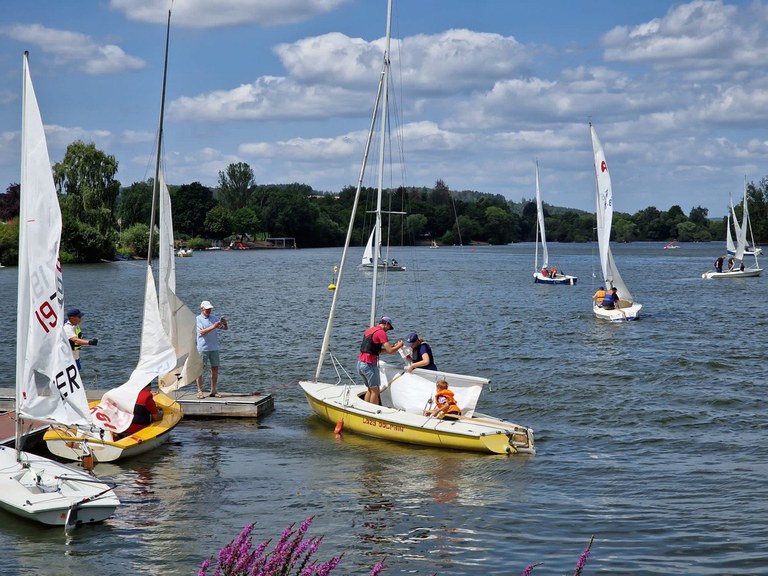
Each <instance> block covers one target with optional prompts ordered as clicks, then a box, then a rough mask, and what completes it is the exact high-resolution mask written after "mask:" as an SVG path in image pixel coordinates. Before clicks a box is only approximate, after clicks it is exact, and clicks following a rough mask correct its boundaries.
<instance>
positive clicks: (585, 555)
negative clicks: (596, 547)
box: [573, 536, 595, 576]
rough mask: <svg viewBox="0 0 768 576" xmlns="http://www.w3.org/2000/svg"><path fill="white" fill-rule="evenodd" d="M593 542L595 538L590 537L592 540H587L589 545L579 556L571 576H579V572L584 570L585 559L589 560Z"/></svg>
mask: <svg viewBox="0 0 768 576" xmlns="http://www.w3.org/2000/svg"><path fill="white" fill-rule="evenodd" d="M594 540H595V537H594V536H592V538H590V539H589V544H588V545H587V547H586V549H585V550H584V552H582V553H581V556H579V561H578V562H577V563H576V571H575V572H574V573H573V576H581V572H582V571H583V570H584V565H585V564H586V563H587V558H589V551H590V548H592V542H594Z"/></svg>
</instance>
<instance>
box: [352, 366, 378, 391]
mask: <svg viewBox="0 0 768 576" xmlns="http://www.w3.org/2000/svg"><path fill="white" fill-rule="evenodd" d="M357 372H358V373H359V374H360V376H362V377H363V380H365V385H366V386H367V387H368V388H378V387H379V382H380V376H379V365H378V364H368V362H363V361H361V360H358V361H357Z"/></svg>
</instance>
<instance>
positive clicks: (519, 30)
mask: <svg viewBox="0 0 768 576" xmlns="http://www.w3.org/2000/svg"><path fill="white" fill-rule="evenodd" d="M171 8H172V18H171V34H170V54H169V65H168V80H167V95H166V111H165V120H164V146H163V158H164V167H165V168H164V169H165V173H166V179H167V181H168V182H169V183H170V184H185V183H191V182H194V181H198V182H201V183H202V184H204V185H206V186H212V187H213V186H216V185H217V182H218V178H219V172H220V171H222V170H225V169H226V167H227V166H228V165H229V164H231V163H234V162H246V163H248V164H249V165H250V166H251V168H252V169H253V171H254V176H255V180H256V182H257V183H258V184H278V183H292V182H300V183H303V184H308V185H310V186H312V188H313V189H314V190H317V191H324V192H338V191H340V190H341V189H342V188H343V187H344V186H349V185H355V184H356V182H357V179H358V176H359V173H360V166H361V161H362V156H363V149H364V143H365V139H366V136H367V133H368V128H369V125H370V121H371V113H372V110H373V105H374V100H375V96H376V88H377V85H378V79H379V75H380V72H381V63H382V54H383V47H384V36H385V31H386V16H387V14H386V13H387V6H386V1H385V0H176V1H175V2H174V3H173V4H171V2H170V0H78V1H77V2H62V1H61V0H34V1H33V2H30V1H29V0H3V11H2V17H0V190H5V188H6V187H7V186H8V185H10V184H11V183H15V182H18V181H19V173H20V170H19V166H20V160H19V154H20V148H21V144H20V130H21V86H22V81H21V75H22V55H23V52H24V51H25V50H28V51H29V54H30V55H29V60H30V70H31V74H32V80H33V83H34V86H35V91H36V94H37V98H38V102H39V106H40V110H41V114H42V116H43V122H44V124H45V129H46V135H47V140H48V148H49V153H50V157H51V162H58V161H60V160H61V159H62V158H63V156H64V153H65V151H66V147H67V145H69V144H70V143H72V142H73V141H75V140H78V139H80V140H82V141H84V142H86V143H90V142H93V143H94V144H95V145H96V146H97V147H98V148H99V149H100V150H102V151H104V152H105V153H107V154H111V155H113V156H114V157H115V158H116V159H117V160H118V162H119V171H118V174H117V178H118V179H119V180H120V181H121V183H122V184H123V185H124V186H127V185H130V184H131V183H133V182H136V181H142V180H146V179H147V178H150V177H152V176H153V175H154V154H155V141H156V133H157V127H158V124H159V114H160V99H161V98H160V94H161V84H162V69H163V52H164V48H165V28H166V20H167V16H168V10H169V9H171ZM392 39H393V40H392V49H391V55H392V56H391V59H392V72H393V78H394V83H393V89H392V98H393V101H394V102H396V106H397V113H396V115H394V116H393V119H396V120H397V123H398V128H397V130H398V132H399V133H400V134H401V136H402V144H401V146H402V152H401V154H402V156H401V163H400V165H399V166H398V170H399V172H400V173H401V174H403V175H404V179H403V180H402V181H399V182H397V184H405V185H408V186H427V187H432V186H434V184H435V182H436V181H437V180H438V179H441V180H443V181H444V182H445V183H446V184H447V185H448V187H449V188H450V189H451V190H477V191H480V192H488V193H492V194H501V195H503V196H505V197H506V198H508V199H510V200H514V201H517V202H519V201H521V200H522V199H524V198H525V199H530V198H533V197H534V195H535V163H536V162H537V161H538V164H539V172H540V180H541V194H542V198H543V199H544V201H545V202H546V203H548V204H552V205H556V206H565V207H571V208H579V209H582V210H587V211H590V212H594V211H595V208H594V207H595V180H594V168H593V165H592V151H591V142H590V137H589V128H588V125H589V122H590V121H591V122H592V123H593V124H594V126H595V128H596V130H597V133H598V135H599V136H600V139H601V141H602V143H603V147H604V149H605V154H606V158H607V160H608V165H609V167H610V170H611V176H612V180H613V198H614V207H615V210H617V211H619V212H628V213H634V212H637V211H639V210H642V209H644V208H647V207H649V206H655V207H656V208H658V209H659V210H668V209H669V208H670V207H671V206H672V205H679V206H680V207H682V209H683V210H684V211H685V212H686V213H688V212H689V211H690V210H691V209H692V208H694V207H697V206H702V207H704V208H708V209H709V215H710V217H721V216H724V215H725V213H726V209H727V206H728V199H729V196H733V197H734V198H735V199H738V198H739V197H740V196H741V194H742V193H743V187H744V181H745V178H746V179H747V180H748V181H750V182H752V181H753V182H756V183H759V182H760V180H761V179H762V178H763V177H765V176H768V134H767V133H766V129H767V128H768V122H767V121H768V75H766V68H765V66H766V62H768V0H766V1H763V0H756V1H753V0H749V1H727V0H712V1H709V0H707V1H704V0H695V1H693V2H685V3H684V2H670V1H663V0H642V1H641V2H616V1H615V0H578V1H573V0H541V1H538V2H530V1H523V0H409V1H403V0H395V2H394V9H393V18H392Z"/></svg>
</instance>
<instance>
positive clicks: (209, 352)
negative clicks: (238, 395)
mask: <svg viewBox="0 0 768 576" xmlns="http://www.w3.org/2000/svg"><path fill="white" fill-rule="evenodd" d="M212 310H213V304H211V303H210V302H209V301H208V300H203V301H202V302H201V303H200V315H199V316H198V317H197V351H198V352H200V356H201V357H202V359H203V366H204V367H205V366H209V365H210V367H211V394H210V395H211V396H212V397H214V398H221V394H219V393H218V391H217V389H216V384H217V383H218V380H219V330H229V325H228V324H227V320H226V318H221V319H220V318H218V317H216V316H214V315H213V314H211V311H212ZM203 370H205V368H203ZM197 397H198V398H205V393H204V392H203V375H202V374H201V375H200V376H199V377H198V379H197Z"/></svg>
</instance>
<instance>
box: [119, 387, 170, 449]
mask: <svg viewBox="0 0 768 576" xmlns="http://www.w3.org/2000/svg"><path fill="white" fill-rule="evenodd" d="M162 419H163V413H162V410H161V409H160V408H158V407H157V404H155V398H154V395H153V394H152V384H151V383H150V384H147V385H146V386H144V388H142V389H141V392H139V397H138V398H136V404H134V406H133V421H132V422H131V425H130V426H128V428H126V429H125V431H124V432H123V433H122V434H121V436H130V435H131V434H134V433H136V432H138V431H139V430H141V429H142V428H146V427H147V426H149V425H150V424H152V422H158V421H159V420H162Z"/></svg>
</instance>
